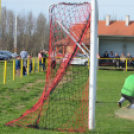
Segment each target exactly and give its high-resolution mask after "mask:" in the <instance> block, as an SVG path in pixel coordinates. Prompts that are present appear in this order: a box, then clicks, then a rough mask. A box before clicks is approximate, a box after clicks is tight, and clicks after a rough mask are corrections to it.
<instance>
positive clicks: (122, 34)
mask: <svg viewBox="0 0 134 134" xmlns="http://www.w3.org/2000/svg"><path fill="white" fill-rule="evenodd" d="M83 26H84V24H77V25H75V26H73V27H72V31H73V29H74V31H75V35H76V36H77V37H79V36H80V35H81V33H80V32H81V27H83ZM68 41H69V37H67V38H66V39H61V40H59V41H58V42H57V44H58V45H57V51H59V50H60V51H61V52H63V53H64V47H65V46H66V44H68ZM83 43H84V44H85V45H86V46H87V48H88V49H89V50H90V29H88V31H87V33H86V35H85V38H84V40H83ZM97 51H98V53H99V55H100V56H101V57H102V56H103V54H104V52H105V51H107V52H108V53H110V51H113V52H114V53H118V54H119V55H121V53H124V54H125V55H127V53H130V54H131V56H132V57H134V21H130V17H129V16H128V15H127V16H126V20H125V21H110V16H109V15H107V16H106V20H103V21H101V20H100V21H99V22H98V50H97Z"/></svg>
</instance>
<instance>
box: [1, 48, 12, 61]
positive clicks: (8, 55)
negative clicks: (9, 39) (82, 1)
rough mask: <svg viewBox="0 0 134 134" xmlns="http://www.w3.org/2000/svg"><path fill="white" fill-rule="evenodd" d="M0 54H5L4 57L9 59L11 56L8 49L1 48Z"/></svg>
mask: <svg viewBox="0 0 134 134" xmlns="http://www.w3.org/2000/svg"><path fill="white" fill-rule="evenodd" d="M0 55H3V56H6V57H8V59H11V58H12V53H11V52H9V51H3V50H1V51H0Z"/></svg>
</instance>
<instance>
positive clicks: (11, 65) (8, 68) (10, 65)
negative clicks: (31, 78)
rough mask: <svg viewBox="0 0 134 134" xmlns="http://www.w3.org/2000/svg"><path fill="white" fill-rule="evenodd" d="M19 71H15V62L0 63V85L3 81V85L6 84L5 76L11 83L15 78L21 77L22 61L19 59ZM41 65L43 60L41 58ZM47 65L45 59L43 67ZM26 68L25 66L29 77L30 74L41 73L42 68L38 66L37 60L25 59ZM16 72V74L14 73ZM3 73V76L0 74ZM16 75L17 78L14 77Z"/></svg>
mask: <svg viewBox="0 0 134 134" xmlns="http://www.w3.org/2000/svg"><path fill="white" fill-rule="evenodd" d="M19 61H20V69H18V70H16V67H15V66H16V65H15V64H16V60H9V61H0V72H1V73H0V75H1V77H0V84H1V82H2V79H3V84H6V82H7V76H8V79H10V81H11V79H12V81H15V79H16V77H17V78H18V77H20V78H22V77H23V59H20V60H19ZM30 61H31V62H32V71H31V72H30ZM42 63H43V58H42ZM46 64H47V59H46V62H45V65H46ZM26 66H27V75H30V73H35V72H40V71H43V67H41V66H40V63H39V59H38V58H27V59H26ZM16 71H18V72H16ZM2 73H3V74H2ZM16 74H17V76H16Z"/></svg>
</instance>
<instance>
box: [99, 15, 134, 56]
mask: <svg viewBox="0 0 134 134" xmlns="http://www.w3.org/2000/svg"><path fill="white" fill-rule="evenodd" d="M98 46H99V54H100V56H103V54H104V52H105V51H108V53H109V52H110V51H113V52H114V53H115V52H117V53H118V54H119V55H120V54H121V53H124V54H125V55H127V53H130V54H131V56H132V57H134V21H130V17H129V16H126V20H125V21H110V16H109V15H108V16H107V17H106V21H99V25H98Z"/></svg>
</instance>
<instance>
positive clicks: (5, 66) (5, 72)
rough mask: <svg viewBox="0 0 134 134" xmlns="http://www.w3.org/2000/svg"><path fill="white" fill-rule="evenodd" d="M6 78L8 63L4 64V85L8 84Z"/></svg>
mask: <svg viewBox="0 0 134 134" xmlns="http://www.w3.org/2000/svg"><path fill="white" fill-rule="evenodd" d="M6 76H7V61H5V62H4V79H3V84H4V85H5V84H6Z"/></svg>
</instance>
